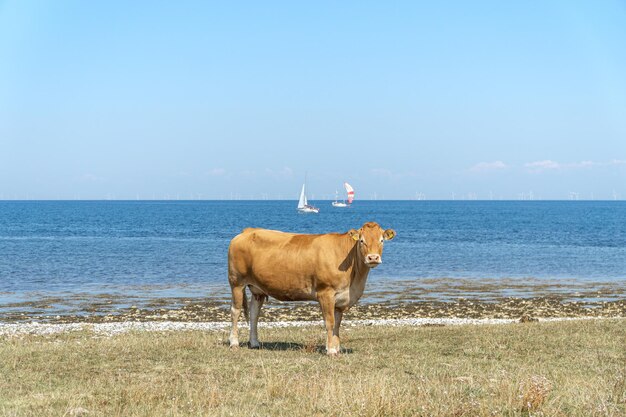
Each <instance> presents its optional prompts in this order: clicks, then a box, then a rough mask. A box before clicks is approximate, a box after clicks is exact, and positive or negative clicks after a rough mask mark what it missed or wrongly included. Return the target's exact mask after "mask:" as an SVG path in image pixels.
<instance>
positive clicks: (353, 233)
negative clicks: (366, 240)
mask: <svg viewBox="0 0 626 417" xmlns="http://www.w3.org/2000/svg"><path fill="white" fill-rule="evenodd" d="M348 236H350V237H351V238H352V239H354V240H359V232H358V231H356V230H354V229H351V230H350V231H349V232H348Z"/></svg>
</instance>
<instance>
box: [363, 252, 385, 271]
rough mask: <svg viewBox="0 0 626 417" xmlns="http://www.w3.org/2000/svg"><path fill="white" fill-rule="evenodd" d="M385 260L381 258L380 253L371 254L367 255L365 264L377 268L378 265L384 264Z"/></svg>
mask: <svg viewBox="0 0 626 417" xmlns="http://www.w3.org/2000/svg"><path fill="white" fill-rule="evenodd" d="M382 263H383V260H382V259H381V258H380V255H378V254H369V255H367V256H366V257H365V264H366V265H367V266H369V267H370V268H376V267H377V266H378V265H380V264H382Z"/></svg>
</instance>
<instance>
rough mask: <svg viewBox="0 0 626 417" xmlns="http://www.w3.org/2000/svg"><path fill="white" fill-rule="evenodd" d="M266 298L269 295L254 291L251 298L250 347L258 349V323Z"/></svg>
mask: <svg viewBox="0 0 626 417" xmlns="http://www.w3.org/2000/svg"><path fill="white" fill-rule="evenodd" d="M266 299H267V296H266V295H265V294H254V293H252V298H251V299H250V349H258V348H259V346H260V344H259V338H258V333H257V323H258V322H259V314H260V312H261V307H263V303H264V302H265V300H266Z"/></svg>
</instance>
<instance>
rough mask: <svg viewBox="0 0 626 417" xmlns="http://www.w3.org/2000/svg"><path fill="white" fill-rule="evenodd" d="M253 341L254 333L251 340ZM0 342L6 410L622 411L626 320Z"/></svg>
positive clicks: (1, 400)
mask: <svg viewBox="0 0 626 417" xmlns="http://www.w3.org/2000/svg"><path fill="white" fill-rule="evenodd" d="M241 336H242V340H245V339H244V338H245V336H246V335H245V334H242V335H241ZM260 336H261V337H262V338H263V339H262V340H265V342H266V343H265V344H264V346H263V349H261V350H249V349H245V348H244V349H240V350H239V351H230V350H229V349H228V347H227V345H226V344H225V341H226V339H227V334H226V333H225V332H205V333H202V332H177V333H162V334H157V333H134V334H126V335H121V336H115V337H110V338H108V337H98V336H95V335H94V334H92V333H87V332H85V333H79V334H66V335H59V336H52V337H43V336H27V337H23V338H13V339H2V340H0V414H2V415H8V416H22V415H33V416H35V415H36V416H41V415H58V416H62V415H66V416H79V415H82V416H99V415H102V416H157V415H158V416H162V415H169V416H187V415H203V416H204V415H220V416H221V415H224V416H230V415H245V416H269V415H271V416H283V415H284V416H293V415H316V416H329V415H333V416H347V415H358V416H388V415H402V416H415V415H417V416H422V415H423V416H541V415H543V416H624V415H626V321H624V320H599V321H576V322H568V323H527V324H512V325H492V326H476V327H472V326H462V327H421V328H409V327H401V328H382V327H365V328H353V329H346V330H345V331H344V337H343V342H344V346H346V347H347V348H348V349H349V350H348V351H347V352H345V353H343V354H342V355H341V356H340V357H338V358H329V357H326V356H325V355H323V354H322V353H320V352H321V351H322V344H323V341H322V331H321V329H320V328H319V327H311V328H291V329H275V330H267V329H262V331H261V335H260Z"/></svg>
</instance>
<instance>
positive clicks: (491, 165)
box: [470, 161, 508, 172]
mask: <svg viewBox="0 0 626 417" xmlns="http://www.w3.org/2000/svg"><path fill="white" fill-rule="evenodd" d="M505 168H508V165H507V164H505V163H504V162H502V161H494V162H479V163H477V164H476V165H474V166H473V167H471V168H470V171H473V172H485V171H494V170H499V169H505Z"/></svg>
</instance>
